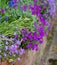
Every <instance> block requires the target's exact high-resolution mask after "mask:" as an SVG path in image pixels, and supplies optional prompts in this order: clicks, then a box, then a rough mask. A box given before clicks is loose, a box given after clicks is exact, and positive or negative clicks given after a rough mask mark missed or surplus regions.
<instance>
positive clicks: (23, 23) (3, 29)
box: [0, 16, 36, 35]
mask: <svg viewBox="0 0 57 65" xmlns="http://www.w3.org/2000/svg"><path fill="white" fill-rule="evenodd" d="M33 18H34V20H33V19H32V18H27V17H26V18H23V17H20V18H19V19H18V20H16V21H12V22H11V23H9V22H6V21H4V22H3V23H1V25H0V34H4V35H9V34H10V35H11V34H13V33H14V32H16V30H15V28H16V27H17V28H20V29H21V28H24V27H25V28H27V29H28V30H34V26H33V23H34V21H36V19H35V17H34V16H33Z"/></svg>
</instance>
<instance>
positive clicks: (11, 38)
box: [0, 0, 56, 60]
mask: <svg viewBox="0 0 57 65" xmlns="http://www.w3.org/2000/svg"><path fill="white" fill-rule="evenodd" d="M18 2H21V3H22V2H23V1H21V0H20V1H18V0H10V1H8V2H7V5H8V9H7V8H6V9H3V8H1V9H0V13H1V12H2V13H1V15H0V22H2V20H3V21H7V22H6V23H7V24H5V22H2V23H3V24H2V23H1V25H3V26H4V24H5V25H6V26H8V28H7V27H5V28H4V31H3V30H2V33H3V32H4V33H5V31H6V30H7V33H8V29H10V31H11V32H12V31H13V32H15V28H16V27H17V28H16V33H14V34H13V33H8V35H6V36H5V35H3V34H1V33H0V41H1V42H0V59H2V60H3V59H6V60H8V59H10V58H12V57H14V59H15V58H16V57H17V56H18V58H17V59H18V60H20V57H19V55H23V54H24V53H25V49H26V50H28V49H32V50H36V51H37V50H38V49H39V47H38V45H39V44H42V43H43V37H44V36H45V35H48V32H49V30H50V29H51V27H52V26H51V25H50V22H49V18H51V17H54V16H55V15H56V5H55V1H54V0H40V1H39V4H38V3H37V2H38V1H37V0H34V1H33V5H31V4H29V5H27V4H25V5H22V6H21V5H20V4H18ZM17 6H18V7H17ZM19 7H20V9H19ZM27 10H28V11H29V13H28V15H29V16H30V17H29V16H28V15H26V14H27ZM17 12H18V13H19V12H20V13H21V15H19V14H20V13H19V14H18V13H17ZM25 15H26V16H25ZM22 17H23V20H21V18H22ZM25 17H27V18H28V19H27V18H26V19H27V21H26V19H25ZM32 17H34V18H35V17H36V18H37V20H34V18H32ZM30 18H31V21H30V20H29V19H30ZM10 21H11V22H10ZM17 21H18V22H19V23H18V22H17ZM23 21H24V22H25V24H24V22H23ZM32 21H33V22H32ZM20 22H21V24H20ZM28 22H29V23H28ZM14 23H15V24H16V23H17V25H16V27H15V24H14ZM30 24H31V25H30ZM26 25H27V26H26ZM10 26H11V27H10ZM0 27H1V26H0ZM19 27H20V29H21V31H20V30H19V29H18V28H19ZM31 28H33V31H32V30H31ZM2 29H3V28H2ZM5 29H6V30H5ZM0 30H1V29H0ZM17 32H18V33H17ZM19 32H20V34H19Z"/></svg>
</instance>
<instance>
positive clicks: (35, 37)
mask: <svg viewBox="0 0 57 65" xmlns="http://www.w3.org/2000/svg"><path fill="white" fill-rule="evenodd" d="M33 38H34V40H36V41H38V35H37V32H36V31H35V32H34V34H33Z"/></svg>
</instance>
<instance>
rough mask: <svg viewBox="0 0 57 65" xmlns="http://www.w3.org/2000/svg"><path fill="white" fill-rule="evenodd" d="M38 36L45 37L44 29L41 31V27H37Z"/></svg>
mask: <svg viewBox="0 0 57 65" xmlns="http://www.w3.org/2000/svg"><path fill="white" fill-rule="evenodd" d="M39 34H40V35H41V36H44V35H45V32H44V29H43V27H42V26H41V25H40V26H39Z"/></svg>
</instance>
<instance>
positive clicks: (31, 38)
mask: <svg viewBox="0 0 57 65" xmlns="http://www.w3.org/2000/svg"><path fill="white" fill-rule="evenodd" d="M27 38H28V39H30V41H32V40H33V35H32V32H28V33H27Z"/></svg>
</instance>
